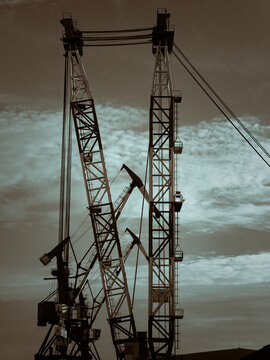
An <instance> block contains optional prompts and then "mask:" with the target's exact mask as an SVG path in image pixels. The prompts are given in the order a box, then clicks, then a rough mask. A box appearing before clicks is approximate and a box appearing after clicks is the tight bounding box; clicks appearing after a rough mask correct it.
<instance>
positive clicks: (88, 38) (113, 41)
mask: <svg viewBox="0 0 270 360" xmlns="http://www.w3.org/2000/svg"><path fill="white" fill-rule="evenodd" d="M147 30H152V28H144V29H127V30H115V31H82V32H81V34H82V37H81V40H82V41H83V46H88V47H89V46H123V45H125V46H126V45H143V44H151V43H152V41H151V39H152V33H149V32H147V33H140V34H137V33H136V32H138V31H139V32H142V31H147Z"/></svg>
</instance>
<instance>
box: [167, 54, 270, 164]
mask: <svg viewBox="0 0 270 360" xmlns="http://www.w3.org/2000/svg"><path fill="white" fill-rule="evenodd" d="M173 54H174V56H175V57H176V58H177V60H178V61H179V62H180V63H181V65H182V66H183V67H184V68H185V70H186V71H187V72H188V73H189V75H190V76H191V77H192V78H193V80H194V81H195V82H196V83H197V84H198V85H199V87H200V88H201V89H202V90H203V92H204V93H205V94H206V95H207V97H208V98H209V99H210V100H211V101H212V102H213V104H214V105H215V106H216V107H217V108H218V109H219V111H220V112H221V113H222V114H223V115H224V116H225V118H226V119H227V120H228V121H229V122H230V123H231V125H232V126H233V127H234V128H235V130H236V131H237V132H238V133H239V134H240V135H241V136H242V137H243V139H244V140H245V141H246V142H247V143H248V144H249V145H250V147H251V148H252V149H253V150H254V151H255V152H256V153H257V155H258V156H259V157H260V158H261V159H262V160H263V161H264V162H265V163H266V165H267V166H268V167H270V163H269V162H268V161H267V160H266V159H265V158H264V157H263V156H262V155H261V154H260V153H259V152H258V150H257V149H256V148H255V147H254V146H253V145H252V144H251V142H250V141H249V140H248V139H247V137H246V136H245V135H244V134H243V133H242V132H241V131H240V130H239V129H238V128H237V126H236V125H235V124H234V123H233V122H232V120H231V119H230V118H229V116H228V115H227V114H226V113H225V111H224V110H222V108H221V107H220V106H219V105H218V103H217V101H215V99H214V98H213V97H212V96H211V95H210V94H209V93H208V92H207V91H206V89H205V88H204V87H203V85H202V84H201V83H200V82H199V80H198V79H197V78H196V77H195V75H194V74H192V72H191V70H189V69H188V67H187V66H186V65H185V64H184V62H183V61H182V60H181V59H180V58H179V56H178V55H177V54H176V53H175V51H173ZM205 81H206V80H205ZM209 89H210V85H209ZM238 121H239V122H240V120H239V119H238ZM243 126H244V125H243ZM243 128H244V127H243ZM247 133H248V135H249V136H250V134H251V133H250V131H248V132H247ZM249 133H250V134H249ZM257 143H258V144H260V143H259V142H258V140H256V144H257ZM259 147H260V148H261V149H264V150H263V152H264V153H265V154H266V155H267V154H268V152H267V151H266V149H265V148H264V147H263V146H262V145H261V144H260V146H259ZM267 156H268V157H269V155H267Z"/></svg>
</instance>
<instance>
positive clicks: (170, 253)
mask: <svg viewBox="0 0 270 360" xmlns="http://www.w3.org/2000/svg"><path fill="white" fill-rule="evenodd" d="M169 18H170V14H168V13H167V12H166V10H165V9H164V10H163V9H161V10H160V11H159V12H158V18H157V26H156V27H154V29H153V54H154V55H155V65H154V75H153V84H152V94H151V103H150V122H149V194H150V206H149V298H148V313H149V324H148V336H149V348H150V352H151V356H152V358H153V359H169V358H170V354H171V353H172V349H173V345H174V339H175V336H176V333H175V328H176V320H178V319H180V318H182V317H183V314H182V312H181V311H180V312H179V311H178V309H176V306H177V303H178V302H177V300H178V299H177V296H178V294H177V292H176V286H175V279H176V273H177V267H176V265H177V263H178V262H179V261H182V258H183V253H182V251H181V250H180V248H179V243H178V229H177V228H176V226H175V224H176V221H175V220H176V219H175V217H176V216H178V213H179V211H180V207H181V201H182V199H180V198H177V194H178V193H179V192H178V190H177V189H176V183H175V181H176V180H177V174H176V163H175V156H177V154H179V153H181V151H182V144H180V142H178V140H177V138H176V131H177V129H176V125H175V120H176V119H175V116H176V111H175V107H176V106H177V103H179V102H180V101H181V95H180V94H179V93H177V92H175V91H174V90H173V85H172V79H171V71H170V58H169V54H170V53H171V52H172V48H173V37H174V31H173V29H171V28H170V26H169ZM155 208H157V209H158V210H159V214H160V216H158V217H157V216H156V213H155V211H154V209H155ZM175 214H176V215H175Z"/></svg>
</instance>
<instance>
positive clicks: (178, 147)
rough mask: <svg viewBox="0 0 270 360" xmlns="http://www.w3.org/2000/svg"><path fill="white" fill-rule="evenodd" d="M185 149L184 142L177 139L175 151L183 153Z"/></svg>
mask: <svg viewBox="0 0 270 360" xmlns="http://www.w3.org/2000/svg"><path fill="white" fill-rule="evenodd" d="M182 151H183V142H182V141H181V140H180V139H178V138H177V139H176V140H175V141H174V153H175V154H176V155H177V154H182Z"/></svg>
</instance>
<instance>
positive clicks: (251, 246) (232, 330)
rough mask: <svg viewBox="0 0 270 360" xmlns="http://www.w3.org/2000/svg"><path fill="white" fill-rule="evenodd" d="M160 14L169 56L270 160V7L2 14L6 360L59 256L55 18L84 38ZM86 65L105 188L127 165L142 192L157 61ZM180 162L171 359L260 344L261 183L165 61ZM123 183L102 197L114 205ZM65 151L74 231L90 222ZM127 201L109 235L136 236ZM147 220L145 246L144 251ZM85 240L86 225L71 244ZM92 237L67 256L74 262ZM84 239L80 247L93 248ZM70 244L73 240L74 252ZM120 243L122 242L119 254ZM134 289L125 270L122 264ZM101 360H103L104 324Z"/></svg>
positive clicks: (129, 56)
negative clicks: (174, 91)
mask: <svg viewBox="0 0 270 360" xmlns="http://www.w3.org/2000/svg"><path fill="white" fill-rule="evenodd" d="M158 7H167V9H168V11H169V12H171V14H172V19H171V22H172V23H173V24H174V25H175V42H176V43H177V45H178V46H179V47H180V48H181V49H182V50H183V51H184V52H185V53H186V54H187V55H188V57H189V58H190V59H191V60H192V62H193V63H194V64H195V65H196V66H197V67H198V69H199V70H200V72H201V73H202V74H203V75H204V76H205V77H206V79H207V80H209V82H210V83H211V85H212V86H213V87H214V88H215V90H216V91H217V92H218V93H219V94H220V95H221V97H222V98H223V99H224V100H225V101H226V102H227V103H228V105H229V106H230V107H231V108H232V110H233V111H234V112H235V113H236V114H237V115H238V116H239V118H240V119H241V120H242V121H243V122H244V124H245V125H246V126H247V127H248V128H249V129H250V130H251V131H252V133H253V134H254V135H255V136H256V137H257V138H258V139H259V141H260V142H261V143H262V144H263V145H264V146H265V147H266V148H267V149H268V151H269V139H270V120H269V119H270V105H269V97H270V70H269V64H270V50H269V39H270V23H269V11H270V3H269V1H268V0H259V1H258V0H257V1H255V0H226V1H225V0H181V1H180V0H171V1H170V0H167V1H154V0H148V1H141V0H137V1H131V0H99V1H98V0H76V1H75V0H59V1H51V0H48V1H46V0H36V1H34V0H33V1H31V0H14V1H12V0H10V1H8V0H6V1H5V0H0V14H1V23H0V39H1V56H0V63H1V70H2V71H1V81H0V151H1V172H0V177H1V182H0V187H1V188H0V190H1V195H0V196H1V217H0V234H1V244H0V273H1V277H0V288H1V292H0V294H1V295H0V303H1V306H0V320H1V329H0V331H1V338H0V342H1V353H2V354H3V358H6V359H7V358H8V359H10V360H15V359H18V358H20V359H21V360H26V359H29V358H30V359H31V357H32V358H33V356H34V354H35V353H36V352H37V350H38V347H39V346H40V344H41V341H42V340H43V337H44V336H45V332H44V329H43V328H38V327H37V326H36V306H37V303H38V302H39V301H41V300H42V299H43V298H44V297H45V296H47V295H48V294H49V291H50V286H51V284H50V283H49V282H48V281H47V282H46V281H43V280H42V279H43V278H44V277H46V276H49V275H50V268H49V267H48V268H47V267H46V268H45V267H43V265H42V264H41V263H40V262H39V257H40V256H41V255H42V254H43V253H44V252H48V251H49V250H50V249H51V248H52V247H53V246H54V245H55V244H56V242H57V226H58V224H57V223H58V198H59V169H60V142H61V117H62V114H61V109H62V94H63V73H64V58H63V47H62V43H61V41H60V38H61V33H62V30H63V29H62V27H61V25H60V23H59V21H60V19H61V17H62V13H65V12H71V13H72V15H73V17H74V18H75V19H76V20H77V21H78V28H79V29H81V30H113V29H127V28H140V27H151V26H153V25H154V24H155V21H156V10H157V8H158ZM82 60H83V63H84V66H85V70H86V73H87V75H88V79H89V83H90V87H91V89H92V93H93V96H94V99H95V103H96V111H97V115H98V119H99V125H100V131H101V136H102V141H103V145H104V149H105V157H106V164H107V167H108V174H109V177H110V179H113V178H114V177H115V175H116V174H117V173H118V171H119V169H120V167H121V166H122V164H123V163H126V164H127V165H128V166H129V167H130V168H132V169H133V170H134V171H135V172H136V173H137V174H138V175H140V176H141V177H142V178H143V176H144V170H145V163H146V155H147V146H148V106H149V97H150V91H151V81H152V72H153V64H154V58H153V55H152V52H151V46H150V45H142V46H136V47H135V46H134V47H120V48H117V47H113V48H110V47H108V48H87V49H85V51H84V56H83V59H82ZM172 68H173V73H174V81H175V84H176V88H178V89H181V90H182V93H183V101H182V103H181V104H180V107H179V125H180V127H179V134H180V137H181V139H182V140H183V142H184V152H183V154H182V155H181V157H180V161H179V172H180V177H179V183H180V188H181V191H182V193H183V195H184V197H185V199H186V201H185V203H184V206H183V210H182V212H181V242H182V247H183V250H184V261H183V263H182V264H181V267H180V293H181V301H182V307H183V308H184V313H185V317H184V319H183V321H182V322H181V352H182V353H189V352H197V351H206V350H217V349H225V348H233V347H238V346H240V347H245V348H252V349H258V348H260V347H262V346H264V345H267V344H268V343H269V336H268V334H269V331H270V321H269V310H270V308H269V296H270V287H269V278H270V240H269V239H270V236H269V235H270V232H269V211H270V198H269V196H270V171H269V168H268V167H267V166H266V165H265V164H264V163H263V162H262V160H261V159H259V158H258V156H257V155H256V154H255V153H254V151H253V150H252V149H251V148H250V147H249V146H248V145H247V144H246V143H245V142H244V141H243V140H242V138H241V137H240V136H239V135H238V134H237V133H236V132H235V130H234V129H233V128H232V126H231V125H230V124H229V123H228V122H226V120H225V119H224V118H223V117H222V116H221V114H219V113H218V111H217V110H216V109H215V108H214V106H213V105H212V104H211V103H210V102H209V100H208V99H207V98H206V96H205V95H204V94H203V93H202V92H201V90H200V89H198V88H197V87H196V85H195V84H194V82H193V80H192V79H190V78H189V76H188V75H187V74H186V73H185V71H184V70H183V69H182V68H181V66H180V64H179V63H178V62H177V61H176V59H174V58H173V57H172ZM128 183H129V178H128V176H127V175H126V174H124V173H121V174H119V175H118V176H117V179H116V181H115V182H114V183H113V185H112V195H113V198H114V199H116V197H117V196H118V194H119V193H120V192H121V190H122V189H123V187H124V186H126V185H128ZM86 206H87V203H86V197H85V194H84V188H83V182H82V176H81V170H80V165H79V159H78V156H77V153H76V147H75V146H74V154H73V180H72V211H71V213H72V220H71V222H72V231H71V233H73V232H75V230H76V229H77V227H78V225H79V224H80V223H81V221H82V220H83V219H85V217H86V216H87V210H86ZM140 207H141V196H140V193H139V192H136V191H134V193H133V194H132V197H131V198H130V200H129V202H128V204H127V207H126V209H125V212H123V216H122V217H121V220H120V222H119V233H120V235H121V236H122V235H123V231H124V229H125V227H127V226H129V227H130V228H131V229H132V230H133V231H134V232H137V231H138V224H139V216H140ZM146 214H147V209H146V211H145V219H144V223H145V226H144V230H143V237H144V238H143V242H144V244H145V247H147V227H146V222H147V218H146ZM87 228H88V224H87V222H84V223H83V225H82V226H81V228H80V230H79V232H81V233H83V231H84V230H86V229H87ZM87 234H89V237H87V236H86V237H84V238H83V239H82V241H78V242H76V250H77V251H78V252H81V253H82V252H83V251H84V248H85V246H86V244H87V242H89V241H91V239H92V235H91V232H89V233H87ZM89 238H90V240H89ZM73 240H74V241H75V240H76V239H73ZM129 241H130V240H129V239H128V238H127V237H126V236H125V235H124V236H123V246H125V245H127V244H128V242H129ZM147 271H148V270H147V265H146V263H145V261H144V260H143V259H141V260H140V269H139V274H138V289H137V292H136V297H137V299H136V302H135V318H136V322H137V328H138V329H139V330H144V329H146V326H147V325H146V322H145V320H144V319H145V316H146V308H147V306H146V304H147V292H146V291H145V288H146V287H147V278H148V274H147ZM127 274H128V278H129V280H130V284H131V285H130V286H131V287H132V279H133V275H134V264H133V262H132V261H131V262H130V263H129V264H127ZM101 315H102V316H101V318H100V319H99V320H98V322H97V327H98V326H100V327H101V328H102V333H103V335H102V338H101V344H100V345H98V347H99V348H100V349H101V354H102V355H103V359H104V360H107V359H108V360H109V359H111V356H110V354H111V349H112V345H111V343H110V342H109V341H108V338H109V333H108V329H107V324H106V314H105V312H103V313H102V314H101Z"/></svg>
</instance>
